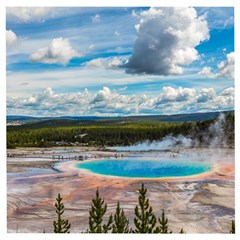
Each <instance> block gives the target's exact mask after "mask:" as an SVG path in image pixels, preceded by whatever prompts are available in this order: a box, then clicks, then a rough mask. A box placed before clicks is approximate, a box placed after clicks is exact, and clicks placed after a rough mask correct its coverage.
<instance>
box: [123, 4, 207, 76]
mask: <svg viewBox="0 0 240 240" xmlns="http://www.w3.org/2000/svg"><path fill="white" fill-rule="evenodd" d="M140 17H141V19H140V22H139V23H138V24H137V25H136V26H135V28H136V30H137V39H136V41H135V44H134V50H133V54H132V56H131V57H130V58H129V61H128V62H127V63H126V65H125V67H126V72H127V73H146V74H157V75H170V74H179V73H182V72H183V66H184V65H187V64H190V63H192V62H193V61H195V60H197V59H198V58H199V55H198V51H197V50H196V48H195V47H196V46H198V45H199V44H200V43H201V42H202V41H204V40H207V39H208V38H209V29H208V24H207V21H206V19H205V16H198V15H197V12H196V10H195V9H194V8H191V7H189V8H174V7H170V8H150V9H149V10H146V11H142V12H141V13H140Z"/></svg>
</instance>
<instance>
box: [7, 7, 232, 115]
mask: <svg viewBox="0 0 240 240" xmlns="http://www.w3.org/2000/svg"><path fill="white" fill-rule="evenodd" d="M233 12H234V9H233V8H230V7H228V8H218V7H205V8H199V7H198V8H194V7H189V8H84V7H71V8H60V7H57V8H37V7H34V8H7V19H6V40H7V67H6V69H7V114H9V115H31V116H62V115H74V116H82V115H86V116H88V115H97V116H125V115H141V114H178V113H191V112H207V111H220V110H232V109H234V13H233Z"/></svg>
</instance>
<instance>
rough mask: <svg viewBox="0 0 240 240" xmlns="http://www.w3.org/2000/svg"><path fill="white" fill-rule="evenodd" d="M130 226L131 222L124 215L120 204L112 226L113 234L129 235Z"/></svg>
mask: <svg viewBox="0 0 240 240" xmlns="http://www.w3.org/2000/svg"><path fill="white" fill-rule="evenodd" d="M128 224H129V221H128V219H127V218H126V216H125V214H124V210H123V209H121V208H120V204H119V202H118V204H117V208H116V213H115V215H114V222H113V225H112V233H129V231H130V230H129V226H128Z"/></svg>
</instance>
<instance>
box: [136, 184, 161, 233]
mask: <svg viewBox="0 0 240 240" xmlns="http://www.w3.org/2000/svg"><path fill="white" fill-rule="evenodd" d="M146 193H147V189H146V188H145V187H144V184H143V183H142V186H141V188H140V189H139V197H138V204H139V206H138V205H137V206H136V208H135V218H134V225H135V227H136V229H135V230H133V232H134V233H153V232H154V231H155V226H156V223H157V219H156V217H155V215H154V214H153V210H152V207H151V206H150V205H149V199H148V198H146Z"/></svg>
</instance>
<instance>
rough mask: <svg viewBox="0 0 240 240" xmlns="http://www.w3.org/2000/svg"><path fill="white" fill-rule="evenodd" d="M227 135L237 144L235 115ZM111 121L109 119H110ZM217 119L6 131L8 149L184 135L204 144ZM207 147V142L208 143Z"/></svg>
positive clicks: (226, 128)
mask: <svg viewBox="0 0 240 240" xmlns="http://www.w3.org/2000/svg"><path fill="white" fill-rule="evenodd" d="M225 120H226V121H225V125H224V129H223V130H224V134H225V137H226V143H227V144H228V145H229V146H233V145H234V113H229V114H227V115H226V117H225ZM109 121H110V120H109ZM215 121H216V119H211V120H204V121H197V122H157V121H134V122H128V121H125V122H120V121H119V122H116V121H114V120H111V121H110V122H111V123H109V124H106V123H105V122H101V121H99V122H91V123H90V122H88V123H87V124H83V125H80V126H79V125H78V126H76V125H75V126H58V127H56V126H54V125H53V124H50V125H44V124H42V125H41V124H39V125H37V126H35V127H33V126H31V125H29V124H26V125H20V126H9V127H8V128H7V147H8V148H14V147H50V146H58V143H57V142H61V145H62V146H70V145H71V144H73V143H75V142H77V143H78V144H80V145H81V144H83V145H89V146H114V145H119V146H124V145H131V144H135V143H138V142H142V141H145V140H149V141H154V140H161V139H162V138H164V137H165V136H167V135H172V136H177V135H178V134H181V135H183V136H188V137H191V138H193V139H196V140H197V141H198V142H200V144H204V143H205V142H204V141H205V139H206V138H208V139H209V140H211V137H214V136H211V135H210V134H209V133H208V128H209V126H210V125H211V124H212V123H214V122H215ZM53 123H54V121H53ZM205 144H206V143H205Z"/></svg>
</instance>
